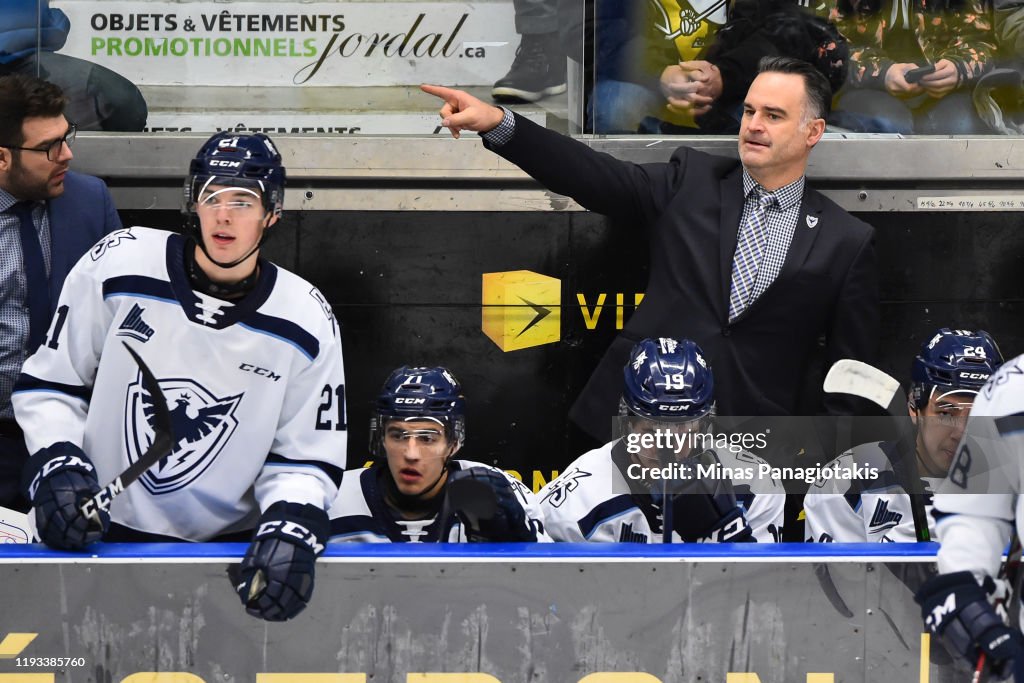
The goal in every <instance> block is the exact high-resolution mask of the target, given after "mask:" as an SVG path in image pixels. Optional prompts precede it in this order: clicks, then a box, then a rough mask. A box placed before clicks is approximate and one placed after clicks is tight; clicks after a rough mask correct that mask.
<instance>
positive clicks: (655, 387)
mask: <svg viewBox="0 0 1024 683" xmlns="http://www.w3.org/2000/svg"><path fill="white" fill-rule="evenodd" d="M623 375H624V379H625V383H624V386H623V391H622V400H621V402H620V406H619V413H620V414H621V415H630V414H632V415H638V416H640V417H644V418H648V419H651V420H658V421H672V422H689V421H691V420H696V419H700V418H705V417H708V416H710V415H712V414H713V412H712V411H713V409H714V401H715V382H714V376H713V375H712V373H711V368H710V366H709V365H708V363H707V361H706V360H705V358H704V352H703V351H701V348H700V347H699V346H697V344H696V343H694V342H692V341H690V340H689V339H683V340H676V339H672V338H669V337H662V338H659V339H644V340H643V341H641V342H639V343H637V344H636V345H635V346H634V347H633V349H632V351H631V352H630V354H629V361H628V362H627V363H626V366H625V368H624V369H623Z"/></svg>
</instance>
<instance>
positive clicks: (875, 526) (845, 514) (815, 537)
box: [804, 441, 941, 543]
mask: <svg viewBox="0 0 1024 683" xmlns="http://www.w3.org/2000/svg"><path fill="white" fill-rule="evenodd" d="M898 457H900V456H899V455H898V454H897V453H896V443H895V442H892V441H877V442H874V443H865V444H861V445H859V446H855V447H854V448H852V449H850V450H848V451H846V452H845V453H843V454H842V455H840V456H839V457H838V458H836V459H835V460H833V461H832V462H830V463H828V465H826V467H825V468H824V469H831V468H835V467H836V466H838V467H839V468H840V470H841V471H849V472H858V473H867V472H870V471H872V470H874V471H875V472H877V476H864V477H857V478H851V479H835V478H829V479H818V480H817V481H815V482H814V483H813V484H811V487H810V489H808V491H807V494H806V495H805V496H804V515H805V517H806V520H805V525H804V529H805V537H806V540H807V541H808V542H811V543H914V542H916V541H917V531H916V529H915V527H914V514H913V511H912V510H911V507H910V494H908V493H906V489H905V487H904V486H903V485H902V484H901V483H900V482H899V480H898V477H897V475H896V472H895V471H894V470H893V466H892V462H893V461H894V459H895V458H898ZM915 466H916V463H915ZM939 481H941V480H936V479H929V478H926V477H922V478H921V483H922V487H923V489H924V493H923V494H922V495H923V496H924V504H925V511H926V512H927V511H928V510H930V508H931V491H932V490H934V487H935V486H936V484H937V483H938V482H939ZM927 517H928V519H929V520H931V515H927ZM929 534H930V535H931V536H932V537H934V534H935V527H934V524H933V523H932V522H929Z"/></svg>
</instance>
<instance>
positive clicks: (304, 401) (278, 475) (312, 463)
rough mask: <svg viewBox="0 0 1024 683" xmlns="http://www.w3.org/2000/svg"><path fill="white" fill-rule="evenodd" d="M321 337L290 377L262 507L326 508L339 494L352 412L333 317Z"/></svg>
mask: <svg viewBox="0 0 1024 683" xmlns="http://www.w3.org/2000/svg"><path fill="white" fill-rule="evenodd" d="M332 315H333V314H332ZM328 327H329V328H330V331H327V329H328ZM318 338H319V342H320V349H319V353H318V354H317V356H316V358H314V359H313V360H312V362H308V363H306V364H305V367H303V368H301V369H300V370H299V371H298V372H296V373H295V374H294V375H293V376H292V377H291V378H290V379H289V383H288V388H287V391H286V393H285V399H284V403H283V405H282V407H281V415H280V417H279V418H278V428H277V434H276V436H275V437H274V444H273V447H272V450H271V452H270V454H269V455H268V456H267V460H266V463H265V464H264V466H263V470H262V472H260V475H259V476H258V477H257V479H256V484H255V492H256V500H257V501H258V503H259V505H260V510H262V511H265V510H266V509H267V508H268V507H270V506H271V505H273V504H274V503H276V502H279V501H286V502H291V503H309V504H311V505H315V506H317V507H319V508H322V509H324V510H326V509H328V508H329V507H330V505H331V502H332V501H333V500H334V499H335V497H336V496H337V494H338V485H339V484H340V483H341V473H342V471H343V470H344V468H345V454H346V452H347V443H348V418H347V415H346V405H345V368H344V363H343V359H342V352H341V333H340V331H339V330H338V327H337V323H336V322H335V321H334V319H333V318H332V319H331V320H330V321H329V325H328V324H327V321H324V325H323V327H322V328H320V333H319V335H318Z"/></svg>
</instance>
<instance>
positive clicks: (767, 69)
mask: <svg viewBox="0 0 1024 683" xmlns="http://www.w3.org/2000/svg"><path fill="white" fill-rule="evenodd" d="M757 73H759V74H763V73H780V74H797V75H798V76H802V77H803V79H804V90H806V91H807V109H806V111H805V112H804V113H805V116H806V117H807V120H808V121H810V120H811V119H827V118H828V115H829V112H830V111H831V110H832V86H830V85H829V84H828V79H827V78H825V76H824V75H822V73H821V72H820V71H818V70H817V69H815V68H814V67H813V66H812V65H811V64H810V63H808V62H805V61H804V60H802V59H796V58H795V57H762V58H761V61H760V62H758V65H757Z"/></svg>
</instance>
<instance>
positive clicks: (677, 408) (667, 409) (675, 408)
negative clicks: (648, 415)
mask: <svg viewBox="0 0 1024 683" xmlns="http://www.w3.org/2000/svg"><path fill="white" fill-rule="evenodd" d="M686 408H687V406H658V410H661V411H665V412H678V411H681V410H686Z"/></svg>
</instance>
